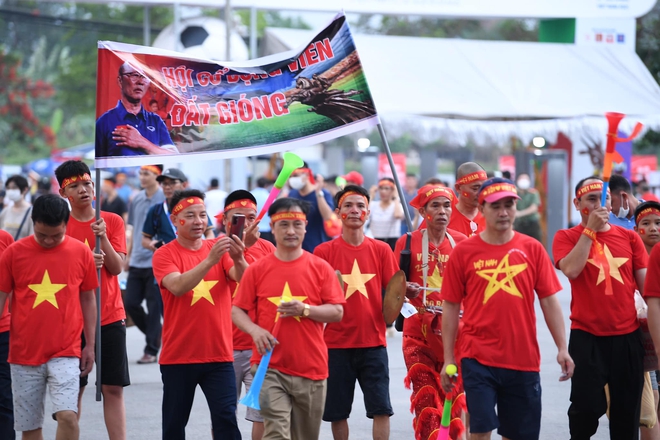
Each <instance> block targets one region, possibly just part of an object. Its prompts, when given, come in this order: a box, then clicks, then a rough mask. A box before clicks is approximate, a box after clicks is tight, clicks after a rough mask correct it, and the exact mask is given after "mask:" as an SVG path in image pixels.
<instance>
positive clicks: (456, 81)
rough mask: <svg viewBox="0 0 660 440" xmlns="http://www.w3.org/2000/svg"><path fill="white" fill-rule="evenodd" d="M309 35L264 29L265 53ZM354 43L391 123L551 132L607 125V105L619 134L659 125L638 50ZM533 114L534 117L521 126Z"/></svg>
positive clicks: (364, 39) (503, 132)
mask: <svg viewBox="0 0 660 440" xmlns="http://www.w3.org/2000/svg"><path fill="white" fill-rule="evenodd" d="M314 35H315V33H314V31H306V30H297V29H280V28H268V29H266V37H265V44H266V45H265V50H266V53H267V54H272V53H277V52H282V51H285V50H289V49H292V48H297V47H301V46H304V45H305V44H306V42H307V41H309V40H310V39H311V38H313V36H314ZM354 39H355V43H356V46H357V49H358V53H359V55H360V58H361V60H362V63H363V66H364V69H365V71H366V74H367V79H368V81H369V87H370V88H371V92H372V94H373V97H374V101H375V103H376V107H377V109H378V112H379V114H381V115H382V116H383V117H384V119H385V120H387V121H388V128H390V127H391V125H390V124H389V122H390V121H391V120H399V121H401V120H402V118H401V115H409V116H410V115H416V116H415V118H410V117H408V118H403V119H406V120H407V122H409V123H416V124H422V125H423V126H424V128H425V129H426V130H427V131H428V130H429V129H433V131H436V132H438V131H439V132H443V131H444V132H446V133H445V134H446V135H447V136H451V137H453V138H452V141H456V142H459V143H463V141H464V140H465V138H466V136H468V137H472V135H478V136H479V137H481V138H484V136H485V137H491V138H492V137H495V138H497V139H500V138H501V137H502V136H504V137H507V136H509V135H511V134H516V135H518V136H519V137H521V139H523V140H526V139H527V138H528V137H529V138H530V139H531V137H533V136H535V135H543V134H542V133H545V134H546V137H548V138H552V137H553V134H555V135H556V131H557V130H558V129H560V128H561V129H562V131H564V130H565V131H564V132H565V133H566V131H569V132H570V131H572V130H574V129H579V130H582V129H583V128H584V126H585V124H587V125H589V126H591V125H593V124H596V125H598V127H593V128H594V129H596V130H597V131H599V132H600V131H601V125H602V130H606V125H605V119H604V117H603V115H604V113H606V112H608V111H616V112H621V113H625V114H626V115H629V116H632V117H631V118H626V119H625V120H624V121H623V122H622V124H621V128H622V129H624V130H625V129H626V127H627V126H630V127H631V126H632V125H633V124H634V122H636V121H638V120H641V121H642V122H644V123H645V125H646V126H647V128H648V127H649V126H651V127H660V87H659V86H658V84H657V83H656V82H655V80H654V79H653V77H652V76H651V74H650V73H649V71H648V70H647V69H646V67H645V66H644V64H643V63H642V61H641V60H640V59H639V57H638V56H637V54H635V53H634V52H632V51H630V50H629V49H626V48H623V47H596V46H575V45H571V44H553V43H529V42H501V41H476V40H459V39H442V38H415V37H393V36H381V35H362V34H354ZM395 115H397V117H395V118H392V117H393V116H395ZM420 116H432V117H433V118H420ZM590 116H593V117H590ZM447 118H448V119H451V120H447ZM566 118H570V120H566ZM455 119H460V120H462V121H455ZM466 119H468V120H481V121H484V120H489V121H491V122H489V123H483V122H481V123H479V122H477V121H465V120H466ZM548 119H550V121H549V120H548ZM557 119H560V120H559V121H557ZM530 120H536V121H534V123H533V124H532V125H531V126H530V125H529V124H528V123H527V122H523V121H530ZM494 121H498V123H494ZM503 121H504V122H503ZM511 121H514V122H511ZM406 125H407V124H406ZM527 131H528V132H529V135H525V134H524V133H523V132H527ZM479 133H480V134H479ZM534 133H536V134H534ZM438 134H440V133H436V135H435V136H434V138H436V139H437V137H438V136H437V135H438ZM473 140H477V139H473ZM480 140H481V142H483V141H486V139H485V138H484V139H480ZM494 140H495V139H490V141H491V142H492V141H494ZM481 142H479V143H481ZM486 142H489V141H486ZM489 143H490V142H489Z"/></svg>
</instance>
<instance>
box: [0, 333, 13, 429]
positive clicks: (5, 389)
mask: <svg viewBox="0 0 660 440" xmlns="http://www.w3.org/2000/svg"><path fill="white" fill-rule="evenodd" d="M7 356H9V332H2V333H0V438H1V439H3V440H5V439H6V440H14V439H15V438H16V433H15V432H14V402H13V400H12V394H11V372H10V369H9V364H8V363H7Z"/></svg>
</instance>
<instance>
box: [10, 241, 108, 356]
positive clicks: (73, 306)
mask: <svg viewBox="0 0 660 440" xmlns="http://www.w3.org/2000/svg"><path fill="white" fill-rule="evenodd" d="M97 286H98V279H97V276H96V267H95V265H94V257H93V256H92V252H91V251H90V249H89V248H88V247H87V246H85V245H84V244H83V243H81V242H79V241H78V240H74V239H72V238H70V237H64V241H63V242H62V243H60V244H59V245H57V246H56V247H54V248H50V249H46V248H44V247H41V246H40V245H39V244H38V243H37V241H36V240H35V239H34V236H32V235H31V236H29V237H25V238H23V239H21V240H18V241H17V242H16V243H14V244H13V245H11V246H9V247H8V248H7V249H6V250H5V252H4V253H3V254H2V257H1V258H0V291H2V292H12V291H13V293H12V299H11V308H10V311H11V327H10V329H11V330H10V331H11V338H10V340H9V363H12V364H19V365H42V364H44V363H46V362H48V361H49V360H50V359H53V358H57V357H78V358H79V357H80V341H81V340H80V334H81V333H82V331H83V316H82V309H81V306H80V292H85V291H88V290H93V289H95V288H96V287H97Z"/></svg>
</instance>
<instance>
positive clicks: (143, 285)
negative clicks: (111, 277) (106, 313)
mask: <svg viewBox="0 0 660 440" xmlns="http://www.w3.org/2000/svg"><path fill="white" fill-rule="evenodd" d="M144 300H146V301H147V311H145V310H144V308H143V307H142V301H144ZM124 307H125V308H126V312H127V313H128V314H129V315H130V316H131V318H132V319H133V322H134V323H135V325H136V326H137V328H139V329H140V331H141V332H142V333H144V334H145V336H146V342H147V345H146V347H145V348H144V352H145V353H146V354H150V355H152V356H156V355H157V354H158V350H160V341H161V331H162V330H163V325H162V324H161V322H160V317H161V315H162V313H163V302H162V299H161V296H160V289H159V288H158V285H157V284H155V282H154V272H153V270H152V269H151V268H150V267H147V268H138V267H130V268H129V269H128V279H127V280H126V296H125V297H124Z"/></svg>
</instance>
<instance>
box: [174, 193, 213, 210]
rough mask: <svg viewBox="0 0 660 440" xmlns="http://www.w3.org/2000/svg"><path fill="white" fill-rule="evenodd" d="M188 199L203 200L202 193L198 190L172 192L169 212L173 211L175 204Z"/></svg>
mask: <svg viewBox="0 0 660 440" xmlns="http://www.w3.org/2000/svg"><path fill="white" fill-rule="evenodd" d="M188 197H199V198H200V199H202V200H204V197H205V196H204V193H203V192H201V191H200V190H198V189H185V190H183V191H174V194H172V200H170V212H172V210H173V209H174V207H175V206H176V204H177V203H179V202H180V201H181V200H182V199H187V198H188Z"/></svg>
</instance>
